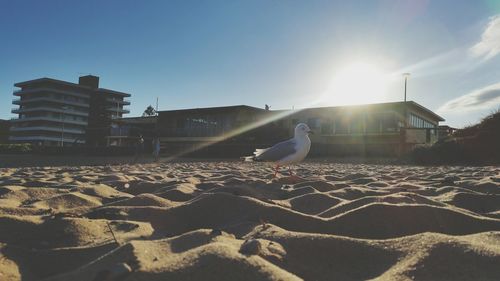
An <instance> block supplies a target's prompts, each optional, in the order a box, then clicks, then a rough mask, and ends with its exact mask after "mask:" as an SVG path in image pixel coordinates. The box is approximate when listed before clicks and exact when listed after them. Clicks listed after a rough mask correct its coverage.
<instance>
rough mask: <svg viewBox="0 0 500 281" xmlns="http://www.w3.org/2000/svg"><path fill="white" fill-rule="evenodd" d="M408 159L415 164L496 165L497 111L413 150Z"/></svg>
mask: <svg viewBox="0 0 500 281" xmlns="http://www.w3.org/2000/svg"><path fill="white" fill-rule="evenodd" d="M410 158H411V160H412V162H414V163H417V164H478V165H485V164H499V163H500V110H497V111H495V112H493V113H491V114H490V115H488V116H486V117H485V118H483V120H481V122H479V123H478V124H476V125H472V126H467V127H465V128H463V129H459V130H457V131H456V132H455V133H454V134H453V135H451V136H450V137H448V138H446V139H443V140H441V141H439V142H437V143H436V144H434V145H433V146H430V147H419V148H417V149H415V150H414V151H413V152H412V153H411V154H410Z"/></svg>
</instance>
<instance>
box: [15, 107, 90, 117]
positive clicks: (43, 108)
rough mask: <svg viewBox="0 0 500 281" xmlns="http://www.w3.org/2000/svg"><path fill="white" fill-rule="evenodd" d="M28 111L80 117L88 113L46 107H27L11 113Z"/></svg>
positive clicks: (16, 109)
mask: <svg viewBox="0 0 500 281" xmlns="http://www.w3.org/2000/svg"><path fill="white" fill-rule="evenodd" d="M29 111H49V112H58V113H65V114H73V115H80V116H88V115H89V114H88V112H86V111H80V110H75V109H61V108H57V107H47V106H36V107H28V108H12V111H11V112H12V113H20V112H29Z"/></svg>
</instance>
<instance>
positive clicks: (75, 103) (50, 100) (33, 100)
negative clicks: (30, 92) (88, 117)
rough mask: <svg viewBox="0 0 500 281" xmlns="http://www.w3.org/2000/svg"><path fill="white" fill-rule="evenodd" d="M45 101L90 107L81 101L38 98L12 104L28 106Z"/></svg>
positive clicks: (14, 100)
mask: <svg viewBox="0 0 500 281" xmlns="http://www.w3.org/2000/svg"><path fill="white" fill-rule="evenodd" d="M43 101H48V102H55V103H59V104H67V105H74V106H81V107H87V108H88V107H89V104H88V103H85V102H79V101H71V100H66V99H58V98H54V97H38V98H31V99H22V100H21V99H13V100H12V104H17V105H21V104H28V103H34V102H43Z"/></svg>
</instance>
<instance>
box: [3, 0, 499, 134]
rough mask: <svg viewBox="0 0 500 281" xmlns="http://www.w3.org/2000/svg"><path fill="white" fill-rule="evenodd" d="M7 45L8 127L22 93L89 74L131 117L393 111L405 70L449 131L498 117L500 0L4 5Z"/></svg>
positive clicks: (412, 96) (413, 90) (411, 86)
mask: <svg viewBox="0 0 500 281" xmlns="http://www.w3.org/2000/svg"><path fill="white" fill-rule="evenodd" d="M0 42H1V43H0V94H1V96H2V97H4V101H5V102H3V103H1V104H0V118H10V117H15V115H13V114H11V113H10V109H11V108H12V107H13V106H12V104H11V99H12V98H13V96H12V91H13V90H14V87H13V84H14V83H15V82H20V81H25V80H30V79H35V78H39V77H51V78H56V79H61V80H67V81H70V82H76V81H77V80H78V76H79V75H83V74H88V73H91V74H94V75H98V76H100V78H101V87H104V88H109V89H114V90H119V91H124V92H129V93H131V94H132V97H131V102H132V105H131V106H130V109H131V114H130V116H137V115H140V114H141V113H142V111H143V110H144V109H145V108H146V107H147V106H148V105H149V104H153V105H154V103H155V101H156V97H159V106H160V109H163V110H168V109H178V108H190V107H206V106H220V105H236V104H248V105H252V106H257V107H263V106H264V104H269V105H271V108H272V109H286V108H292V107H293V108H301V107H306V106H327V105H339V104H344V103H349V102H350V101H353V100H356V101H357V102H359V101H363V100H366V101H370V102H376V101H379V102H386V101H398V100H401V99H402V97H403V89H404V84H403V78H402V76H401V73H403V72H410V73H411V76H410V78H409V80H408V99H409V100H414V101H416V102H418V103H420V104H422V105H424V106H426V107H428V108H430V109H432V110H436V111H438V112H439V114H441V115H442V116H443V117H444V118H445V119H447V122H446V123H447V124H451V125H453V126H464V125H468V124H471V123H474V122H476V121H478V120H479V119H480V118H481V117H483V116H485V115H486V114H488V113H489V112H491V111H492V110H494V109H497V108H498V107H499V106H500V0H488V1H484V0H477V1H468V0H463V1H457V0H448V1H447V0H435V1H418V0H399V1H368V0H366V1H292V0H287V1H285V0H282V1H273V0H267V1H257V0H255V1H228V0H225V1H125V0H121V1H62V0H61V1H54V0H48V1H22V0H19V1H9V0H0ZM381 77H383V78H381ZM387 77H390V78H387ZM386 78H387V81H385V79H386ZM339 80H342V81H341V83H340V84H341V85H342V86H338V85H337V84H338V83H337V82H338V81H339ZM381 80H384V81H385V82H384V84H383V87H381V88H377V87H378V86H380V85H379V84H378V83H377V81H378V82H380V81H381ZM334 81H336V82H334ZM335 83H337V84H335ZM333 84H335V85H336V86H332V85H333ZM353 89H357V90H358V91H357V92H356V91H355V90H353ZM370 89H374V90H373V91H371V90H370Z"/></svg>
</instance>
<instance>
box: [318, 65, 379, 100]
mask: <svg viewBox="0 0 500 281" xmlns="http://www.w3.org/2000/svg"><path fill="white" fill-rule="evenodd" d="M387 82H388V75H386V74H385V73H383V72H382V71H381V70H380V69H379V68H377V67H376V66H375V65H372V64H369V63H362V62H357V63H352V64H350V65H348V66H346V67H345V68H342V69H340V71H338V72H337V73H336V74H335V75H334V77H333V81H332V84H331V87H330V89H329V91H328V94H327V97H326V102H327V103H329V104H331V105H352V104H364V103H376V102H382V101H384V98H385V95H386V93H387Z"/></svg>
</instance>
